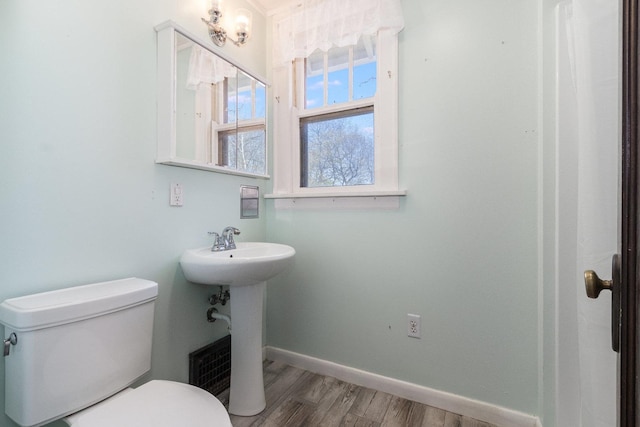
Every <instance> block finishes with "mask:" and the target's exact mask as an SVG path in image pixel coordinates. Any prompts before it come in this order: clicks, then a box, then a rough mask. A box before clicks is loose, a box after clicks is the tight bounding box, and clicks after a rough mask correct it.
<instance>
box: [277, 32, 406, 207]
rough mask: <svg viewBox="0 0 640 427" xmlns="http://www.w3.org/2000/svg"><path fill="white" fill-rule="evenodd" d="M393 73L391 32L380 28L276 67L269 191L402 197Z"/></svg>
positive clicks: (394, 35) (288, 194)
mask: <svg viewBox="0 0 640 427" xmlns="http://www.w3.org/2000/svg"><path fill="white" fill-rule="evenodd" d="M397 74H398V71H397V33H396V32H393V31H388V30H384V29H383V30H380V31H378V34H377V36H362V37H360V39H359V40H358V42H357V44H355V45H353V46H346V47H332V48H330V49H329V50H327V51H326V52H325V51H322V50H319V49H318V50H316V51H314V52H312V53H311V54H310V55H309V56H308V57H307V58H304V59H303V58H298V59H295V60H294V61H293V63H292V66H291V67H290V68H287V67H284V66H283V67H281V68H277V69H276V70H275V72H274V76H275V77H274V91H275V95H276V99H277V100H278V101H277V102H276V103H275V105H274V114H275V117H274V125H275V126H274V127H275V138H274V140H275V143H274V156H275V162H274V163H275V168H274V191H273V192H274V194H273V195H271V196H270V197H276V198H277V197H305V196H306V197H322V196H326V197H335V196H353V195H356V196H360V195H373V196H375V195H403V194H404V191H401V190H399V189H398V142H397V128H398V125H397V85H398V78H397Z"/></svg>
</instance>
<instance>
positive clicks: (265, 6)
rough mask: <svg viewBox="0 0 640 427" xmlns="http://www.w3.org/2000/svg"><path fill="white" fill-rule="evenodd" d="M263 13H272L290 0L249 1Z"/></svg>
mask: <svg viewBox="0 0 640 427" xmlns="http://www.w3.org/2000/svg"><path fill="white" fill-rule="evenodd" d="M250 1H251V2H253V3H255V4H256V5H257V6H258V7H259V8H261V9H262V10H263V11H265V12H272V11H274V10H276V9H279V8H280V7H282V6H284V5H286V4H288V3H289V2H290V0H250Z"/></svg>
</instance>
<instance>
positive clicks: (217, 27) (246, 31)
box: [202, 0, 252, 47]
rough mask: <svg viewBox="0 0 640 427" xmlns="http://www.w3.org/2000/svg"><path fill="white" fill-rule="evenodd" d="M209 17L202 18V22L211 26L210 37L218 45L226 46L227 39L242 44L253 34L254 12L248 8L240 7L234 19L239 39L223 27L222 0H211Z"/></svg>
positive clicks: (238, 44)
mask: <svg viewBox="0 0 640 427" xmlns="http://www.w3.org/2000/svg"><path fill="white" fill-rule="evenodd" d="M208 13H209V19H208V20H207V19H204V18H202V22H204V23H205V24H207V27H209V37H211V41H213V43H214V44H215V45H216V46H220V47H222V46H224V44H225V42H226V41H227V39H229V40H231V41H232V42H233V44H235V45H236V46H242V45H243V44H245V43H246V42H247V40H249V35H250V34H251V20H252V14H251V12H250V11H248V10H247V9H238V10H237V11H236V18H235V20H234V30H235V34H236V37H237V40H234V39H232V38H231V37H229V36H228V35H227V31H226V30H225V29H224V28H223V27H222V21H221V20H222V0H210V1H209V10H208Z"/></svg>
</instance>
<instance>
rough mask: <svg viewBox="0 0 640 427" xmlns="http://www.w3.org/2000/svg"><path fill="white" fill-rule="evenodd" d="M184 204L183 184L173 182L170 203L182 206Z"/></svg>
mask: <svg viewBox="0 0 640 427" xmlns="http://www.w3.org/2000/svg"><path fill="white" fill-rule="evenodd" d="M183 204H184V193H183V192H182V184H171V198H170V199H169V205H171V206H182V205H183Z"/></svg>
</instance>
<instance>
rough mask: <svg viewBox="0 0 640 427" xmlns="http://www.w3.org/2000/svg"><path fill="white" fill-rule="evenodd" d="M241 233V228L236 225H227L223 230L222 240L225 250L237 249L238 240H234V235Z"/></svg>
mask: <svg viewBox="0 0 640 427" xmlns="http://www.w3.org/2000/svg"><path fill="white" fill-rule="evenodd" d="M239 234H240V230H238V229H237V228H235V227H227V228H225V229H224V230H222V240H223V242H224V250H225V251H226V250H229V249H235V248H236V242H234V241H233V236H234V235H235V236H237V235H239Z"/></svg>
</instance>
